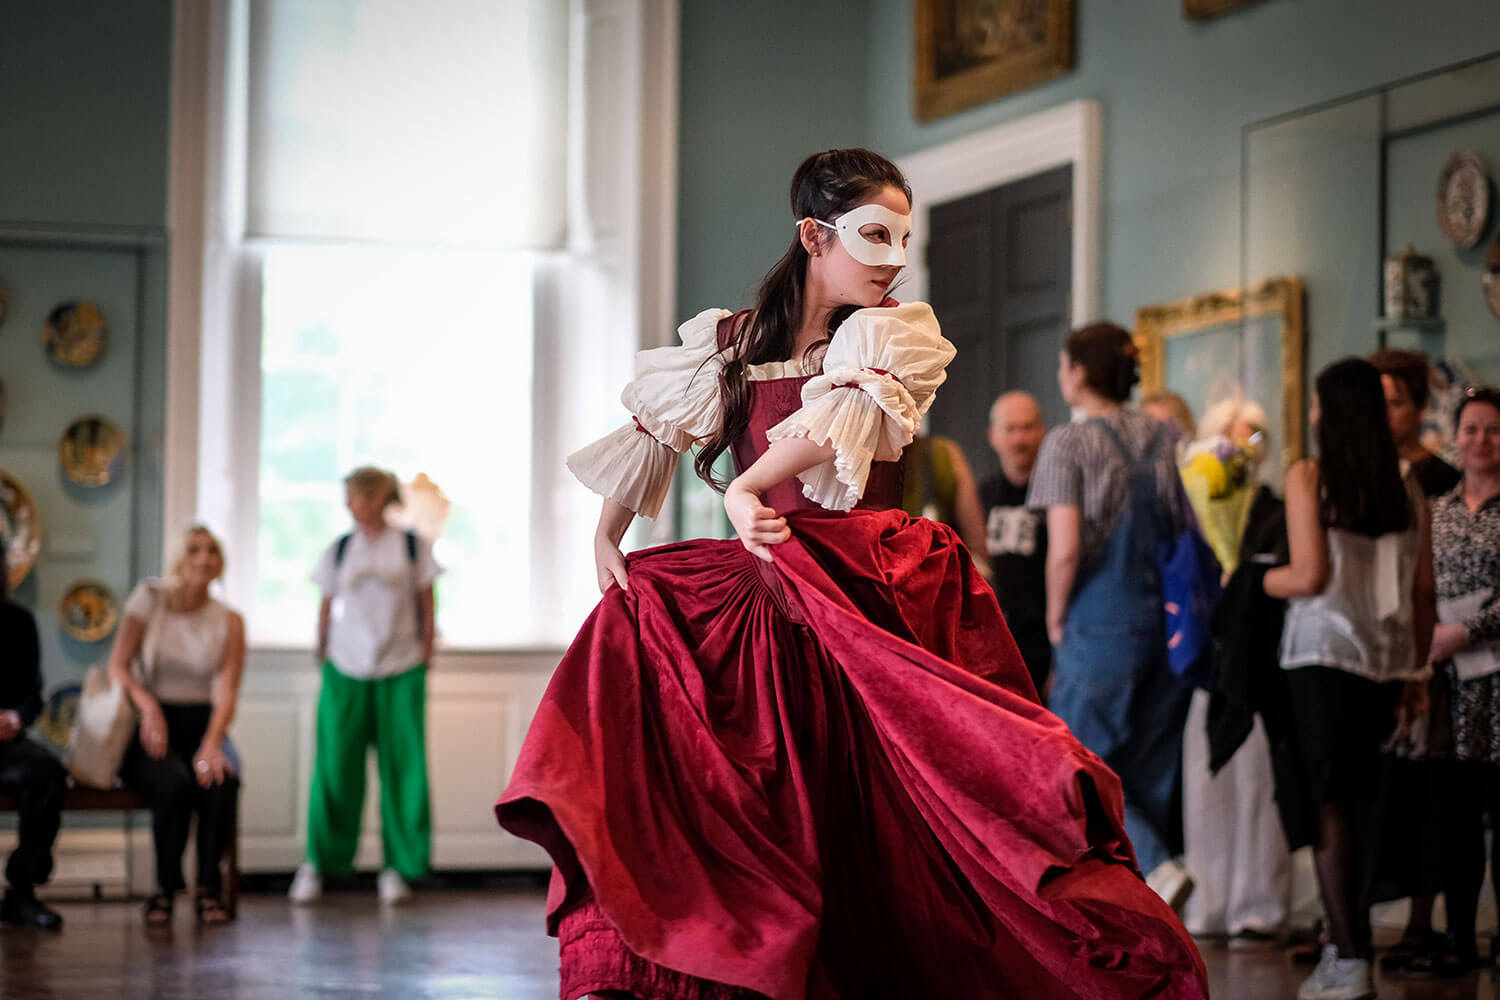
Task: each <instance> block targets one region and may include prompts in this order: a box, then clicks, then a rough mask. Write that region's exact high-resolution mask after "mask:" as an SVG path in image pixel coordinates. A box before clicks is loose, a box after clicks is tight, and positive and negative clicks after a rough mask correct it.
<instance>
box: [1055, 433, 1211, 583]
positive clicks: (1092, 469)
mask: <svg viewBox="0 0 1500 1000" xmlns="http://www.w3.org/2000/svg"><path fill="white" fill-rule="evenodd" d="M1106 423H1107V424H1109V426H1110V427H1112V428H1113V429H1114V431H1115V433H1116V434H1118V435H1119V436H1120V439H1121V441H1122V442H1123V443H1124V444H1125V446H1126V447H1127V448H1129V449H1130V451H1131V452H1132V453H1134V454H1135V455H1136V456H1137V457H1138V458H1139V456H1140V455H1141V453H1142V452H1143V451H1144V450H1145V448H1146V446H1147V445H1148V444H1150V442H1151V439H1152V438H1153V437H1154V436H1155V435H1156V434H1157V432H1158V431H1162V430H1163V429H1162V425H1161V423H1160V422H1158V421H1157V420H1156V419H1155V418H1154V417H1152V416H1150V415H1149V414H1145V413H1141V412H1139V411H1136V410H1127V409H1124V408H1121V409H1119V410H1116V411H1115V412H1113V413H1111V414H1110V415H1109V416H1106V417H1095V418H1094V419H1092V420H1084V421H1080V422H1078V423H1070V424H1064V425H1062V426H1061V427H1054V428H1052V430H1050V431H1048V432H1047V437H1046V438H1045V439H1044V440H1043V441H1042V449H1041V452H1040V453H1039V454H1038V455H1037V459H1036V468H1035V469H1033V470H1032V473H1031V487H1030V490H1029V492H1028V493H1027V494H1026V506H1028V507H1032V508H1042V507H1077V508H1078V522H1079V524H1078V527H1079V547H1078V555H1079V560H1078V565H1079V569H1080V574H1081V575H1080V576H1079V579H1080V580H1082V579H1083V578H1084V577H1083V575H1082V574H1086V573H1087V571H1088V568H1089V566H1090V564H1091V563H1092V562H1093V559H1094V557H1095V556H1096V555H1098V554H1099V553H1100V552H1102V551H1103V550H1104V547H1105V546H1106V545H1108V544H1109V536H1110V532H1111V531H1113V530H1114V526H1115V519H1116V518H1117V517H1118V516H1119V514H1120V511H1121V510H1123V509H1124V507H1125V499H1126V495H1127V492H1128V490H1129V487H1130V475H1131V473H1132V472H1133V471H1134V467H1133V465H1132V464H1131V463H1128V462H1126V461H1125V456H1123V455H1121V454H1120V449H1119V448H1118V447H1117V446H1116V445H1115V444H1114V442H1113V441H1111V440H1110V438H1109V435H1108V433H1107V432H1106V431H1105V430H1104V428H1103V426H1102V425H1103V424H1106ZM1153 471H1154V472H1155V474H1156V495H1157V497H1158V498H1159V499H1160V500H1161V501H1162V503H1163V505H1164V506H1165V508H1166V510H1167V512H1168V517H1169V520H1170V523H1169V529H1170V531H1171V533H1172V535H1173V536H1174V537H1175V536H1176V535H1177V534H1178V533H1179V532H1181V531H1182V529H1183V528H1184V527H1185V526H1187V525H1188V524H1189V523H1191V522H1190V521H1189V514H1188V511H1187V497H1186V494H1184V493H1183V491H1182V481H1181V480H1180V479H1179V478H1178V474H1177V449H1176V442H1175V440H1174V439H1173V437H1172V435H1171V434H1170V432H1163V437H1162V438H1161V441H1160V446H1159V448H1158V450H1157V453H1156V463H1155V469H1154V470H1153Z"/></svg>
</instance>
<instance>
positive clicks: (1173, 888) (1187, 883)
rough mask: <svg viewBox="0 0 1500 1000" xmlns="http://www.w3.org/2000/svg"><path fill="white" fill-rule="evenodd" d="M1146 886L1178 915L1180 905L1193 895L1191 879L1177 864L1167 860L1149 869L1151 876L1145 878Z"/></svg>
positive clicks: (1174, 861) (1185, 870) (1180, 909)
mask: <svg viewBox="0 0 1500 1000" xmlns="http://www.w3.org/2000/svg"><path fill="white" fill-rule="evenodd" d="M1146 886H1147V888H1149V889H1150V890H1151V891H1152V892H1154V893H1156V894H1157V895H1158V896H1160V897H1161V898H1162V899H1164V900H1165V901H1166V903H1167V905H1168V906H1170V907H1171V908H1172V909H1173V910H1175V911H1177V912H1179V913H1180V912H1181V911H1182V904H1184V903H1186V902H1187V900H1188V897H1189V896H1191V895H1192V894H1193V877H1192V876H1191V875H1189V874H1188V870H1187V869H1186V868H1184V867H1182V865H1181V864H1180V863H1179V862H1177V861H1176V860H1175V859H1173V858H1168V859H1167V860H1165V861H1163V862H1162V863H1161V864H1159V865H1157V866H1156V867H1155V868H1153V869H1151V874H1149V875H1147V876H1146Z"/></svg>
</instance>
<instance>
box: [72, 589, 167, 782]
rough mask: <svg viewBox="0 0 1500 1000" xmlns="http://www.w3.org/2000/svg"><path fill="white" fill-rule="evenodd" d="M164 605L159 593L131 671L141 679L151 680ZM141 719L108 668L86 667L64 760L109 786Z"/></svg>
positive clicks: (84, 777)
mask: <svg viewBox="0 0 1500 1000" xmlns="http://www.w3.org/2000/svg"><path fill="white" fill-rule="evenodd" d="M165 610H166V599H165V597H164V596H162V595H160V594H158V595H157V599H156V604H155V606H154V607H153V608H152V609H151V617H150V618H149V619H147V621H146V628H145V632H144V633H143V634H142V636H141V651H140V656H139V657H138V658H137V659H136V662H135V664H134V670H135V675H136V676H137V677H139V678H140V679H141V680H143V681H148V682H149V678H150V673H151V671H150V665H151V664H152V663H153V662H154V661H155V659H156V640H157V638H158V636H159V635H160V628H161V620H162V615H163V613H164V612H165ZM140 722H141V715H140V712H139V711H138V710H137V709H136V707H135V702H133V701H132V700H131V699H130V694H129V693H128V692H127V691H126V690H125V687H124V685H121V684H116V683H114V682H113V681H111V680H110V678H109V672H108V671H107V670H104V669H103V668H100V667H89V670H88V673H87V674H85V675H84V677H83V690H82V691H81V692H80V693H79V695H78V713H77V715H76V716H75V717H74V719H73V734H72V736H70V737H69V738H68V752H67V757H66V763H67V765H68V773H69V774H71V775H72V776H73V780H74V781H77V782H78V783H79V784H83V785H91V786H93V787H94V788H113V787H114V784H115V778H116V777H117V776H118V775H119V773H120V765H121V764H123V763H124V762H125V752H126V751H127V750H129V749H130V741H131V740H133V739H134V738H135V733H136V728H137V727H138V726H139V725H140Z"/></svg>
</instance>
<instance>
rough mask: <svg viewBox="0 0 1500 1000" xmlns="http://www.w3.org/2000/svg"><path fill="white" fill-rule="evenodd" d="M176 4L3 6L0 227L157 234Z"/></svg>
mask: <svg viewBox="0 0 1500 1000" xmlns="http://www.w3.org/2000/svg"><path fill="white" fill-rule="evenodd" d="M171 71H172V4H171V2H170V0H104V2H100V0H0V148H3V149H4V150H5V156H4V157H0V221H4V222H15V221H27V222H37V223H44V224H48V225H56V224H59V223H79V224H86V225H90V226H106V225H109V226H161V225H164V224H165V222H166V217H167V141H168V124H169V121H170V117H169V113H168V88H169V86H170V81H171Z"/></svg>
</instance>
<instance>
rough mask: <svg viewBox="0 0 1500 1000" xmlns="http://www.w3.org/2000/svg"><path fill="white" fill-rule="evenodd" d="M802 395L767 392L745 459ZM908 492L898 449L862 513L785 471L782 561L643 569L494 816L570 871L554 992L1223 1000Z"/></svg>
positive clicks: (575, 663)
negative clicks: (905, 498) (835, 506)
mask: <svg viewBox="0 0 1500 1000" xmlns="http://www.w3.org/2000/svg"><path fill="white" fill-rule="evenodd" d="M805 381H806V379H805V378H783V379H776V380H773V381H764V382H752V383H751V391H752V393H753V396H752V401H753V403H752V421H751V427H750V429H749V433H748V434H747V435H746V437H745V439H744V440H743V441H741V442H740V445H739V447H737V448H735V450H734V451H735V458H736V461H737V463H738V464H739V465H740V467H741V468H744V467H745V466H746V465H748V464H749V463H750V462H751V461H753V460H754V458H755V456H756V454H758V451H759V450H762V449H764V447H765V445H764V443H763V442H764V441H765V439H766V438H765V431H766V429H767V428H769V427H771V426H773V425H775V424H776V423H778V422H779V421H780V420H781V419H782V418H784V417H786V416H787V415H788V414H790V413H792V412H793V411H794V410H796V409H797V407H798V405H799V402H800V399H799V391H800V388H801V386H802V384H803V382H805ZM757 442H760V443H759V444H757ZM900 499H901V468H900V464H899V463H892V462H880V463H876V464H875V466H874V468H873V470H872V472H871V477H870V482H869V485H868V487H867V489H866V491H865V493H864V496H863V499H862V501H861V503H860V505H859V507H858V508H857V509H855V510H853V511H850V512H849V513H847V514H842V513H833V512H828V511H824V510H822V509H820V508H816V507H811V505H810V503H809V501H807V500H805V499H803V497H802V495H801V492H800V490H799V489H798V484H797V482H796V481H795V480H792V481H789V482H787V483H785V484H783V485H781V486H779V487H777V488H776V489H775V490H773V491H772V492H771V493H770V494H769V495H768V496H767V498H766V502H767V504H768V505H769V506H771V507H773V508H774V509H776V510H777V511H778V512H783V513H786V514H787V515H788V522H789V523H790V525H791V529H792V538H791V540H790V541H788V542H785V543H783V544H781V545H778V546H775V547H774V549H773V551H774V559H773V561H772V562H771V563H765V562H762V561H761V560H758V559H756V558H754V557H753V556H751V555H750V554H749V553H748V552H746V550H745V549H744V547H743V546H742V545H741V544H740V543H739V542H738V541H737V540H726V541H711V540H700V541H691V542H684V543H681V544H675V545H665V546H661V547H659V548H654V549H649V550H646V551H643V552H638V553H635V554H633V555H631V556H629V557H628V558H627V560H626V562H627V566H628V568H629V579H630V590H629V592H626V591H623V590H620V589H619V588H612V589H611V590H610V591H609V592H608V593H607V594H606V595H605V596H604V598H603V599H602V600H601V601H600V603H599V605H598V607H597V608H596V609H595V611H594V613H593V614H592V615H591V616H590V618H589V619H588V621H587V623H586V624H585V625H584V627H583V630H582V631H581V632H580V633H579V635H578V638H577V639H576V640H575V641H574V643H573V645H572V647H571V648H570V649H569V650H568V652H567V654H566V655H565V656H564V658H563V660H562V663H561V664H560V666H559V667H558V669H557V673H556V675H555V676H554V677H553V680H552V683H551V685H550V687H549V688H548V690H547V693H546V695H545V696H544V698H543V699H542V703H541V706H540V708H539V709H538V710H537V713H536V716H535V718H534V719H533V721H532V725H531V730H530V733H529V734H528V736H527V738H526V742H525V746H524V748H523V749H522V752H521V756H520V759H519V761H518V762H517V766H516V770H515V773H514V776H513V778H512V780H511V782H510V785H509V787H508V788H507V789H506V790H505V793H504V795H503V796H502V797H501V799H500V801H499V803H498V804H497V806H496V814H497V816H498V818H499V821H500V825H501V826H503V827H504V828H505V829H506V830H509V831H510V832H511V833H513V834H516V835H517V836H520V837H524V838H527V839H529V840H533V841H535V842H537V843H539V844H541V845H542V846H543V847H545V848H546V849H547V851H548V852H549V853H550V854H551V856H552V858H553V860H554V862H555V864H556V867H555V870H554V872H553V877H552V888H551V892H550V894H549V898H548V929H549V931H550V932H551V933H554V934H557V935H559V937H560V938H561V956H562V992H561V996H562V998H563V1000H574V998H576V997H579V996H582V995H584V994H587V993H592V992H596V991H598V992H603V991H609V990H621V991H628V992H630V993H632V994H634V995H635V996H637V997H641V998H651V1000H702V998H709V1000H721V998H722V1000H728V998H735V1000H742V998H754V997H761V996H763V997H770V998H773V1000H802V998H804V997H806V998H812V1000H835V998H842V1000H868V998H883V997H889V998H955V1000H979V998H990V997H995V998H998V997H1020V998H1028V1000H1029V998H1037V997H1069V998H1073V997H1086V998H1098V1000H1105V998H1108V1000H1117V998H1129V997H1182V998H1189V997H1205V996H1207V986H1206V981H1205V978H1204V969H1203V963H1202V959H1201V958H1200V957H1199V955H1198V952H1197V950H1196V948H1195V947H1194V945H1193V942H1192V940H1191V938H1189V937H1188V935H1187V933H1186V932H1185V931H1184V930H1183V927H1182V924H1181V923H1180V922H1179V921H1178V920H1177V918H1176V916H1175V915H1174V914H1173V913H1172V911H1171V910H1170V909H1169V908H1168V907H1167V906H1166V904H1165V903H1163V902H1162V900H1161V899H1160V898H1159V897H1157V895H1156V894H1155V893H1154V892H1152V891H1151V890H1150V889H1148V888H1147V887H1146V884H1145V883H1144V882H1143V881H1142V880H1141V878H1140V875H1139V873H1138V871H1137V869H1136V864H1135V858H1134V855H1133V853H1132V851H1131V847H1130V844H1129V841H1128V840H1127V839H1126V837H1125V833H1124V821H1123V804H1122V797H1121V791H1120V783H1119V780H1118V779H1117V778H1116V777H1115V775H1114V773H1113V772H1111V771H1110V770H1109V769H1108V768H1107V767H1106V766H1105V765H1104V764H1103V763H1102V762H1101V761H1100V760H1099V759H1098V758H1097V757H1095V756H1094V755H1093V754H1091V753H1090V752H1089V751H1088V750H1086V749H1084V748H1083V746H1082V745H1081V744H1079V743H1078V742H1077V741H1076V740H1075V739H1074V738H1073V736H1072V735H1071V733H1070V732H1069V731H1068V729H1067V727H1066V726H1065V725H1063V723H1062V722H1061V721H1059V720H1058V719H1057V718H1056V717H1055V716H1053V715H1052V714H1051V713H1049V712H1048V711H1046V709H1044V708H1042V707H1041V705H1040V704H1039V703H1038V701H1037V697H1036V692H1035V689H1034V688H1033V687H1032V684H1031V680H1030V678H1029V676H1028V674H1027V672H1026V668H1025V666H1024V664H1023V663H1022V660H1021V657H1020V655H1019V654H1018V653H1017V651H1016V646H1015V643H1014V642H1013V641H1012V639H1011V636H1010V632H1009V631H1008V629H1007V628H1006V626H1005V622H1004V619H1003V618H1002V616H1001V613H1000V610H999V607H998V605H997V604H996V603H995V598H994V595H993V594H992V592H991V591H990V588H989V587H988V585H987V584H985V582H984V581H983V579H981V578H980V577H979V576H978V575H977V574H976V573H974V572H973V569H972V566H971V564H970V561H969V557H968V555H967V553H966V551H965V550H964V549H963V547H962V545H961V544H960V542H959V541H958V539H957V537H956V536H955V535H954V533H953V532H952V531H951V530H950V529H948V528H947V527H946V526H944V525H942V524H938V523H935V522H932V521H928V520H926V519H923V518H910V517H908V516H907V515H906V514H905V513H903V512H902V511H901V510H900V509H899V504H900ZM810 507H811V509H809V508H810Z"/></svg>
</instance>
